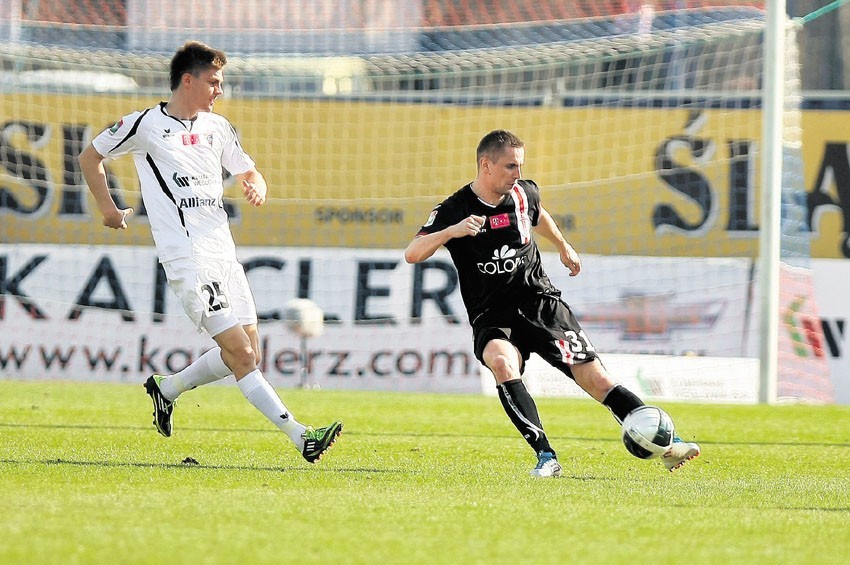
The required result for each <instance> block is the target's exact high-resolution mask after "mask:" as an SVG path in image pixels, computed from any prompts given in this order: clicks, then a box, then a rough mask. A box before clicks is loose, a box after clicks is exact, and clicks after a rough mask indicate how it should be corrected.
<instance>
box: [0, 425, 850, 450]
mask: <svg viewBox="0 0 850 565" xmlns="http://www.w3.org/2000/svg"><path fill="white" fill-rule="evenodd" d="M0 428H16V429H27V428H39V429H51V430H115V431H122V430H123V431H143V432H145V431H150V432H154V430H153V428H152V426H104V425H92V424H13V423H7V422H0ZM180 431H181V432H183V433H188V432H193V433H208V432H210V433H233V434H237V433H238V434H279V433H280V431H279V430H277V429H258V428H193V427H186V426H181V427H180ZM345 435H346V436H352V435H353V436H359V437H415V438H428V437H433V438H453V437H468V438H484V439H506V438H514V437H515V436H514V435H513V434H511V433H510V432H508V434H507V435H506V434H496V433H494V434H480V433H479V434H471V433H468V432H467V431H463V430H458V431H457V432H455V433H452V432H415V431H398V432H392V431H389V432H387V431H383V432H358V431H352V430H351V428H349V427H347V428H345ZM548 436H549V439H551V440H557V441H577V442H588V443H598V442H619V441H620V438H619V437H617V436H606V437H577V436H570V435H555V434H548ZM687 441H696V442H698V443H699V444H700V445H701V446H706V445H715V446H744V445H746V446H762V447H771V446H776V447H844V448H848V447H850V443H827V442H813V441H811V442H793V441H784V442H783V441H705V440H701V439H699V438H692V439H690V438H689V439H688V440H687Z"/></svg>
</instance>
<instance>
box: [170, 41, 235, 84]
mask: <svg viewBox="0 0 850 565" xmlns="http://www.w3.org/2000/svg"><path fill="white" fill-rule="evenodd" d="M226 64H227V56H226V55H225V54H224V51H219V50H218V49H213V48H212V47H210V46H209V45H204V44H203V43H201V42H200V41H187V42H186V43H184V44H183V47H181V48H180V49H178V50H177V53H175V54H174V57H172V58H171V91H172V92H174V91H175V90H177V87H179V86H180V81H181V80H182V79H183V75H184V74H186V73H189V74H191V75H193V76H198V73H201V72H203V71H206V70H207V69H210V68H214V69H220V68H222V67H224V65H226Z"/></svg>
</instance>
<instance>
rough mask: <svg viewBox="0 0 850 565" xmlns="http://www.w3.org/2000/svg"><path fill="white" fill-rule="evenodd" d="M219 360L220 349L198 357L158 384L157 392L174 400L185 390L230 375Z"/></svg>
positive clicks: (226, 367) (216, 348)
mask: <svg viewBox="0 0 850 565" xmlns="http://www.w3.org/2000/svg"><path fill="white" fill-rule="evenodd" d="M232 374H233V371H231V370H230V369H229V368H228V366H227V365H225V364H224V361H222V359H221V348H220V347H214V348H212V349H210V350H209V351H207V352H206V353H204V354H203V355H201V356H200V357H198V358H197V359H196V360H195V362H194V363H192V364H191V365H189V366H188V367H186V368H185V369H183V370H182V371H180V372H179V373H175V374H173V375H171V376H169V377H165V378H164V379H162V381H160V383H159V390H160V392H162V395H163V396H165V398H167V399H168V400H174V399H175V398H177V397H178V396H180V395H181V394H182V393H184V392H186V391H187V390H192V389H193V388H197V387H199V386H202V385H205V384H208V383H212V382H215V381H218V380H221V379H223V378H224V377H226V376H228V375H232Z"/></svg>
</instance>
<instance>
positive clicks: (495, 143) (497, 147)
mask: <svg viewBox="0 0 850 565" xmlns="http://www.w3.org/2000/svg"><path fill="white" fill-rule="evenodd" d="M506 147H525V143H524V142H523V141H522V140H521V139H520V138H519V137H517V136H516V135H514V134H513V133H511V132H509V131H508V130H504V129H497V130H493V131H491V132H490V133H488V134H487V135H485V136H484V137H482V138H481V141H479V142H478V149H477V150H476V152H475V161H476V162H477V163H480V162H481V157H484V156H485V155H486V156H487V157H488V158H489V159H490V160H492V161H495V160H496V158H497V157H498V156H499V153H501V152H502V151H503V150H504V149H505V148H506Z"/></svg>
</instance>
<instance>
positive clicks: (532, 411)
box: [496, 379, 555, 454]
mask: <svg viewBox="0 0 850 565" xmlns="http://www.w3.org/2000/svg"><path fill="white" fill-rule="evenodd" d="M496 389H497V390H498V391H499V400H500V401H501V402H502V407H503V408H504V409H505V413H507V415H508V418H510V419H511V422H513V425H514V426H515V427H516V429H517V430H519V433H520V434H522V437H524V438H525V441H527V442H528V445H530V446H531V447H532V449H534V453H540V452H541V451H548V452H550V453H552V454H554V453H555V450H554V449H552V446H551V445H549V439H548V438H547V437H546V433H545V432H544V431H543V424H541V423H540V416H539V415H538V414H537V405H536V404H535V403H534V399H533V398H531V395H530V394H528V390H527V389H526V388H525V384H524V383H523V382H522V380H521V379H513V380H510V381H506V382H504V383H502V384H500V385H497V386H496Z"/></svg>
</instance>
